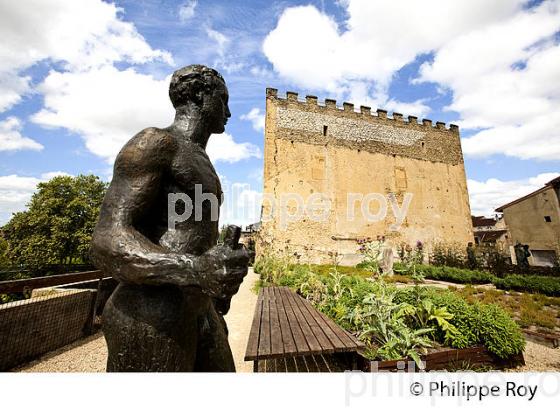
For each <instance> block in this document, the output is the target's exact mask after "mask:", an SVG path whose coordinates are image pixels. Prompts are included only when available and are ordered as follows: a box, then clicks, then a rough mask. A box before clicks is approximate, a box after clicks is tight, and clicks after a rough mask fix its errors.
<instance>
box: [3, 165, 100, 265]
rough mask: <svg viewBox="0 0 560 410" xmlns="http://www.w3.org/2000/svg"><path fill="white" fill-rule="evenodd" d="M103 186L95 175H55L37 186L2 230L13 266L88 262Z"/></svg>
mask: <svg viewBox="0 0 560 410" xmlns="http://www.w3.org/2000/svg"><path fill="white" fill-rule="evenodd" d="M106 189H107V184H106V183H105V182H102V181H101V180H100V179H99V177H97V176H95V175H79V176H77V177H71V176H57V177H54V178H53V179H51V180H50V181H48V182H42V183H40V184H38V185H37V192H36V193H35V194H34V195H33V196H32V198H31V201H30V202H29V203H28V204H27V207H28V209H27V211H23V212H17V213H15V214H14V215H13V216H12V219H11V220H10V221H9V222H8V223H7V224H6V225H5V226H4V227H3V228H2V231H3V233H4V238H5V240H6V241H7V243H8V247H7V252H6V254H7V257H8V258H9V260H10V262H12V263H13V264H24V265H27V266H30V267H41V266H44V265H48V264H69V263H76V262H87V261H89V246H90V245H89V243H90V240H91V235H92V233H93V229H94V228H95V224H96V222H97V218H98V216H99V209H100V207H101V202H102V201H103V196H104V195H105V191H106Z"/></svg>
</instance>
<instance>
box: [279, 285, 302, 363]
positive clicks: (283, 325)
mask: <svg viewBox="0 0 560 410" xmlns="http://www.w3.org/2000/svg"><path fill="white" fill-rule="evenodd" d="M274 292H275V294H276V309H277V311H278V319H279V321H280V332H281V333H282V343H283V345H284V354H286V355H292V354H294V353H297V351H298V349H297V347H296V342H295V340H294V336H293V334H292V329H291V327H290V322H289V321H288V316H287V314H286V307H285V306H284V300H283V298H282V292H281V290H280V288H275V289H274Z"/></svg>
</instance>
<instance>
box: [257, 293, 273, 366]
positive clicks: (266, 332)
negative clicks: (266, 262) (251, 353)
mask: <svg viewBox="0 0 560 410" xmlns="http://www.w3.org/2000/svg"><path fill="white" fill-rule="evenodd" d="M262 309H263V311H262V316H261V331H260V337H259V351H258V356H259V357H260V356H268V355H270V299H269V289H268V288H264V289H263V308H262Z"/></svg>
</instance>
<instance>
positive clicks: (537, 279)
mask: <svg viewBox="0 0 560 410" xmlns="http://www.w3.org/2000/svg"><path fill="white" fill-rule="evenodd" d="M494 284H495V285H496V287H497V288H498V289H504V290H517V291H521V292H531V293H542V294H543V295H547V296H560V278H556V277H553V276H535V275H530V276H525V275H508V276H506V277H505V278H503V279H498V278H496V280H495V281H494Z"/></svg>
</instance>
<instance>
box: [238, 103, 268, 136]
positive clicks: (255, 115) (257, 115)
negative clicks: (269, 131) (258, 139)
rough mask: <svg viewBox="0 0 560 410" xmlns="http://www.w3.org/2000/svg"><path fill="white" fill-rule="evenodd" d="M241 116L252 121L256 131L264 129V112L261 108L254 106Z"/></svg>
mask: <svg viewBox="0 0 560 410" xmlns="http://www.w3.org/2000/svg"><path fill="white" fill-rule="evenodd" d="M239 118H240V119H242V120H245V121H251V124H252V125H253V129H254V130H255V131H259V132H260V131H264V113H263V112H261V110H260V108H256V107H255V108H252V109H251V111H249V112H248V113H247V114H243V115H242V116H241V117H239Z"/></svg>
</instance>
